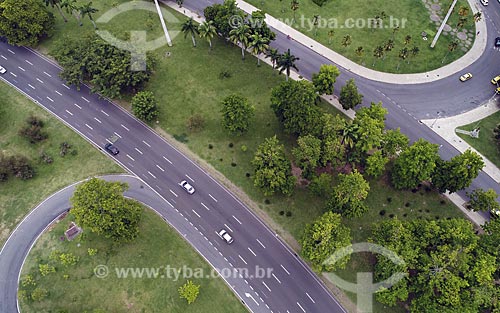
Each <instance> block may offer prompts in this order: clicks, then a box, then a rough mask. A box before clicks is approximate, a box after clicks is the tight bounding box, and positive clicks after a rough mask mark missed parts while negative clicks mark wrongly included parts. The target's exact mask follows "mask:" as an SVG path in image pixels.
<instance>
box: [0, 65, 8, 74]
mask: <svg viewBox="0 0 500 313" xmlns="http://www.w3.org/2000/svg"><path fill="white" fill-rule="evenodd" d="M5 73H7V70H6V69H5V67H2V66H0V74H5Z"/></svg>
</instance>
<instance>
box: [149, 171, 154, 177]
mask: <svg viewBox="0 0 500 313" xmlns="http://www.w3.org/2000/svg"><path fill="white" fill-rule="evenodd" d="M148 174H149V175H151V177H153V178H156V176H154V175H153V173H151V172H150V171H148Z"/></svg>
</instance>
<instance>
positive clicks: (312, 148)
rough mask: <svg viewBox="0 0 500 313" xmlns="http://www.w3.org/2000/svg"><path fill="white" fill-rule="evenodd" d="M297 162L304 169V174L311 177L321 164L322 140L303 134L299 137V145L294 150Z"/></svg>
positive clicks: (305, 176)
mask: <svg viewBox="0 0 500 313" xmlns="http://www.w3.org/2000/svg"><path fill="white" fill-rule="evenodd" d="M292 154H293V156H294V158H295V162H296V164H297V165H298V166H299V167H300V168H301V169H302V171H303V173H302V176H303V177H304V178H309V177H311V175H312V174H313V171H314V169H315V168H316V167H318V165H319V161H320V158H321V140H319V139H318V138H316V137H314V136H312V135H306V136H301V137H299V139H297V147H296V148H294V149H293V150H292Z"/></svg>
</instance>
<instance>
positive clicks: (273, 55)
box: [266, 48, 281, 69]
mask: <svg viewBox="0 0 500 313" xmlns="http://www.w3.org/2000/svg"><path fill="white" fill-rule="evenodd" d="M280 56H281V54H280V53H279V52H278V49H273V48H270V49H269V50H267V51H266V58H270V59H271V63H272V64H273V69H275V68H276V62H278V60H279V58H280Z"/></svg>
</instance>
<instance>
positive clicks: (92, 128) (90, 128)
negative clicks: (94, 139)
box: [85, 124, 93, 130]
mask: <svg viewBox="0 0 500 313" xmlns="http://www.w3.org/2000/svg"><path fill="white" fill-rule="evenodd" d="M85 126H87V127H88V128H90V129H92V130H93V128H92V127H90V125H89V124H85Z"/></svg>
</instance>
